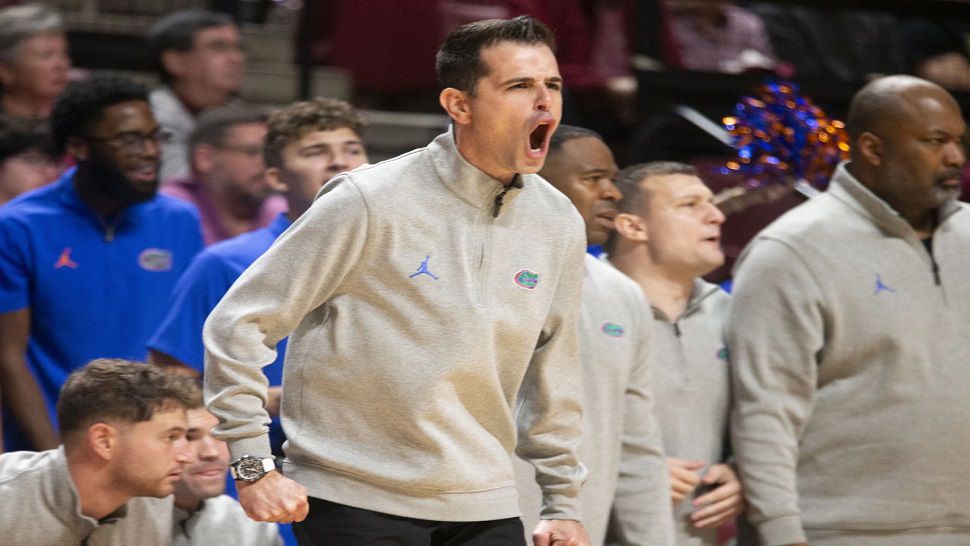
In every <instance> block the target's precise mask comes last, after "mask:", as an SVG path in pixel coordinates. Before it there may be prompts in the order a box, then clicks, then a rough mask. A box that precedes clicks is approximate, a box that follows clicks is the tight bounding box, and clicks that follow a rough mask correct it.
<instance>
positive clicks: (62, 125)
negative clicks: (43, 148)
mask: <svg viewBox="0 0 970 546" xmlns="http://www.w3.org/2000/svg"><path fill="white" fill-rule="evenodd" d="M129 101H144V102H145V103H147V102H148V89H147V88H146V87H145V86H144V85H142V84H140V83H136V82H134V81H132V80H130V79H128V78H122V77H119V76H109V75H96V76H92V77H91V78H89V79H87V80H84V81H79V82H71V83H70V84H68V86H67V88H66V89H64V92H63V93H61V95H60V96H59V97H58V98H57V102H55V103H54V109H53V110H52V111H51V119H50V127H51V137H53V139H54V145H55V146H56V147H57V151H58V153H63V151H64V149H65V147H66V145H67V139H68V138H69V137H72V136H85V135H87V134H88V132H89V131H90V130H91V127H92V126H94V125H95V124H96V123H98V122H99V121H100V120H101V118H102V116H103V115H104V111H105V109H106V108H109V107H111V106H114V105H115V104H120V103H122V102H129Z"/></svg>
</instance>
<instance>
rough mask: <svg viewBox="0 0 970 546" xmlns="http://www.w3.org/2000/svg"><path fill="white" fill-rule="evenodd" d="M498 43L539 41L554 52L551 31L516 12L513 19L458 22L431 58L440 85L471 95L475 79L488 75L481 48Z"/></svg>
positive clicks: (534, 20)
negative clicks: (436, 53)
mask: <svg viewBox="0 0 970 546" xmlns="http://www.w3.org/2000/svg"><path fill="white" fill-rule="evenodd" d="M499 42H516V43H521V44H529V45H535V44H543V45H546V46H548V47H549V49H551V50H553V51H555V49H556V42H555V39H554V38H553V34H552V31H551V30H549V28H548V27H546V26H545V25H543V24H542V23H540V22H539V21H538V20H536V19H534V18H532V17H530V16H528V15H520V16H518V17H516V18H514V19H487V20H484V21H476V22H474V23H468V24H466V25H462V26H460V27H458V28H456V29H455V30H453V31H451V34H449V35H448V37H447V38H446V39H445V43H443V44H442V45H441V48H439V49H438V55H437V56H436V58H435V69H436V70H437V71H438V81H439V82H440V83H441V85H442V86H443V87H454V88H455V89H458V90H459V91H465V92H467V93H469V94H472V95H474V94H475V87H476V86H477V85H478V80H480V79H481V78H483V77H484V76H485V75H487V74H488V66H486V64H485V61H483V60H482V50H484V49H486V48H488V47H491V46H493V45H495V44H497V43H499Z"/></svg>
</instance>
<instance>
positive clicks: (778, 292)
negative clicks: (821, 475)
mask: <svg viewBox="0 0 970 546" xmlns="http://www.w3.org/2000/svg"><path fill="white" fill-rule="evenodd" d="M820 302H821V291H820V289H819V287H818V284H817V282H816V280H815V279H814V278H813V276H812V273H811V271H810V269H809V267H808V266H807V264H805V262H804V261H803V260H802V259H801V257H800V256H799V255H798V254H797V253H796V252H795V251H794V250H793V249H792V248H790V247H789V246H787V244H785V243H783V242H779V241H777V240H772V239H760V240H757V241H755V242H754V243H752V246H751V247H750V248H749V249H748V250H747V252H746V253H745V256H743V257H742V261H741V265H740V267H739V268H738V269H737V274H736V281H735V284H734V299H733V302H732V304H731V311H730V314H729V319H728V324H727V329H726V337H727V342H728V347H729V350H730V357H731V364H732V366H731V368H732V370H733V377H732V379H733V386H734V395H735V404H734V410H733V414H732V431H731V438H732V445H733V447H734V455H735V458H736V460H737V464H738V469H739V470H740V473H741V482H742V483H743V484H744V490H745V495H746V497H747V502H748V518H749V519H750V520H751V522H752V523H753V524H754V525H755V526H757V527H758V531H759V533H760V535H761V537H762V539H763V540H764V543H765V544H766V545H767V546H774V545H783V544H795V543H800V542H805V540H806V538H805V533H804V530H803V528H802V522H801V513H800V511H799V508H798V489H797V476H796V468H797V464H798V445H799V440H800V438H801V436H802V433H803V431H804V429H805V425H806V422H807V420H808V418H809V416H810V415H811V413H812V409H813V406H814V404H815V385H816V379H817V370H816V367H817V360H816V355H817V354H818V353H819V352H820V351H821V350H822V348H823V345H824V328H825V325H824V322H823V314H822V306H821V304H820Z"/></svg>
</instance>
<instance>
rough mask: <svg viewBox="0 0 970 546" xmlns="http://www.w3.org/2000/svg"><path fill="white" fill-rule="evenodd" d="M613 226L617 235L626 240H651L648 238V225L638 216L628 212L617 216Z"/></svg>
mask: <svg viewBox="0 0 970 546" xmlns="http://www.w3.org/2000/svg"><path fill="white" fill-rule="evenodd" d="M613 226H614V228H615V229H616V233H617V234H618V235H620V236H621V237H623V238H624V239H630V240H631V241H646V240H647V239H648V238H649V237H648V236H647V223H646V222H644V221H643V218H641V217H639V216H637V215H636V214H629V213H626V212H621V213H620V214H617V215H616V217H615V218H614V219H613Z"/></svg>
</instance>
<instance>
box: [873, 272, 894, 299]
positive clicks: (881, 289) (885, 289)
mask: <svg viewBox="0 0 970 546" xmlns="http://www.w3.org/2000/svg"><path fill="white" fill-rule="evenodd" d="M880 292H893V293H895V292H896V291H895V290H893V289H892V288H889V287H888V286H886V284H885V283H884V282H882V277H881V276H880V275H879V274H878V273H877V274H876V291H875V292H873V295H876V294H878V293H880Z"/></svg>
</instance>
